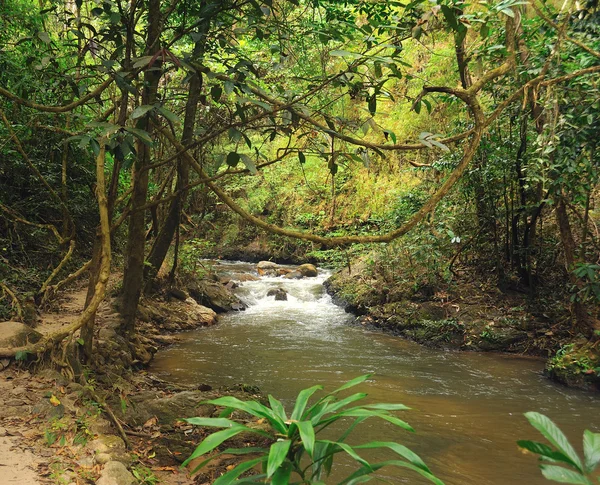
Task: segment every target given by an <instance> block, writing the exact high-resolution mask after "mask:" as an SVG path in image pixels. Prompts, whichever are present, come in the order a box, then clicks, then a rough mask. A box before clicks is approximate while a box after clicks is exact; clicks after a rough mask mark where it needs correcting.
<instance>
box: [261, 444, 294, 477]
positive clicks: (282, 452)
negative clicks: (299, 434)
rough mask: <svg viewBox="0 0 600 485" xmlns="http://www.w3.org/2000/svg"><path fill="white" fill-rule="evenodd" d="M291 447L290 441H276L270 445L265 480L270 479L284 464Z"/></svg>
mask: <svg viewBox="0 0 600 485" xmlns="http://www.w3.org/2000/svg"><path fill="white" fill-rule="evenodd" d="M291 445H292V442H291V440H284V441H277V442H275V443H273V444H272V445H271V448H270V449H269V460H268V461H267V478H270V477H271V476H272V475H273V474H274V473H275V472H276V471H277V469H278V468H279V467H280V466H281V464H282V463H283V462H284V460H285V458H286V456H287V454H288V451H290V446H291Z"/></svg>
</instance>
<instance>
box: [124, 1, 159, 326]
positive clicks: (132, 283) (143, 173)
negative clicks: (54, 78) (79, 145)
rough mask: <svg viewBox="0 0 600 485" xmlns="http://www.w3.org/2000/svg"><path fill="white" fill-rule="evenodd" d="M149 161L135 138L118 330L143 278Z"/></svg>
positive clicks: (151, 26)
mask: <svg viewBox="0 0 600 485" xmlns="http://www.w3.org/2000/svg"><path fill="white" fill-rule="evenodd" d="M160 26H161V14H160V0H149V2H148V37H147V40H146V55H147V56H154V55H155V54H157V53H158V52H159V50H160V38H159V37H160ZM159 65H160V60H158V59H156V62H155V63H154V66H153V67H154V69H148V70H146V71H145V72H144V84H145V86H144V91H143V94H142V105H144V106H147V105H153V104H154V103H155V102H156V94H157V91H158V83H159V80H160V77H161V72H162V71H161V70H159V69H156V67H158V66H159ZM137 127H138V128H139V129H142V130H144V131H146V132H147V133H148V134H149V135H150V137H152V132H153V123H152V120H151V119H150V116H149V114H147V115H145V116H144V117H142V118H141V119H140V122H139V123H138V126H137ZM150 161H151V152H150V147H149V146H148V145H146V144H145V143H143V142H142V141H138V142H137V157H136V160H135V163H134V166H133V176H132V184H133V192H132V194H131V215H130V216H129V233H128V235H127V246H126V249H125V257H126V261H125V272H124V274H123V292H122V295H121V317H122V322H121V328H120V330H121V333H124V334H128V333H132V332H133V330H134V328H135V313H136V311H137V306H138V302H139V299H140V295H141V293H142V286H143V282H144V281H143V279H144V257H145V244H144V243H145V235H146V217H145V214H146V212H145V210H143V209H142V207H143V206H144V205H145V204H146V199H147V195H148V176H149V174H148V169H147V167H148V165H150Z"/></svg>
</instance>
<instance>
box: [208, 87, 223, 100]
mask: <svg viewBox="0 0 600 485" xmlns="http://www.w3.org/2000/svg"><path fill="white" fill-rule="evenodd" d="M210 95H211V97H212V99H214V100H215V101H219V100H220V99H221V96H222V95H223V88H222V87H221V86H213V87H212V88H211V89H210Z"/></svg>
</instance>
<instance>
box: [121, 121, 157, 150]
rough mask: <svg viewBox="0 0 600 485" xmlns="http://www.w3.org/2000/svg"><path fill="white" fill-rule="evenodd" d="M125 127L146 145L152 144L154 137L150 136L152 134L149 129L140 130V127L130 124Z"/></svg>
mask: <svg viewBox="0 0 600 485" xmlns="http://www.w3.org/2000/svg"><path fill="white" fill-rule="evenodd" d="M123 128H124V129H125V130H127V131H128V132H129V133H131V134H132V135H134V136H135V137H136V138H138V139H140V140H142V142H144V143H145V144H146V145H148V146H152V138H150V134H149V133H148V132H147V131H144V130H140V129H139V128H131V127H129V126H124V127H123Z"/></svg>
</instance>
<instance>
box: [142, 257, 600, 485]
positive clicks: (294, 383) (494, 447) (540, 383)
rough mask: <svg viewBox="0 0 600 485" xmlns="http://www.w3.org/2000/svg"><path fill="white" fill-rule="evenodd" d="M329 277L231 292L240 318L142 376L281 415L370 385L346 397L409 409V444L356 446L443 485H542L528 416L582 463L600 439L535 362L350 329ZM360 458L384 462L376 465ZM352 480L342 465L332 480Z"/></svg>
mask: <svg viewBox="0 0 600 485" xmlns="http://www.w3.org/2000/svg"><path fill="white" fill-rule="evenodd" d="M215 270H216V271H217V272H218V273H219V274H220V275H229V276H233V278H234V279H235V275H236V274H239V273H251V274H254V275H256V271H255V265H252V264H248V263H233V262H218V263H215ZM328 276H329V274H328V273H327V272H326V271H322V270H321V272H320V275H319V276H318V277H316V278H305V279H302V280H288V279H283V278H276V277H262V278H261V279H260V280H258V281H245V282H240V283H239V284H240V286H239V288H237V289H236V290H235V291H236V293H237V294H238V296H239V297H240V298H241V299H242V300H243V301H244V302H245V303H247V304H248V309H247V310H246V311H243V312H233V313H229V314H225V315H223V316H222V317H221V320H220V323H219V324H218V325H216V326H214V327H207V328H201V329H198V330H194V331H190V332H187V333H185V334H183V337H184V338H183V340H182V341H181V342H179V343H177V344H175V345H173V346H171V347H169V348H167V349H165V350H162V351H160V352H159V353H158V354H157V355H156V356H155V359H154V362H153V364H152V366H151V369H150V371H151V372H153V373H154V374H156V375H158V376H161V377H163V378H168V379H169V380H171V381H175V382H182V383H188V384H189V383H206V384H210V385H212V386H214V387H219V386H223V385H233V384H237V383H244V384H249V385H256V386H258V387H259V388H260V389H261V390H262V391H263V392H264V393H268V394H273V395H274V396H276V397H278V398H280V399H281V400H282V401H283V402H284V404H285V405H286V410H287V411H288V412H289V411H291V407H292V403H293V400H294V398H295V396H296V395H297V393H298V392H299V391H300V390H302V389H304V388H306V387H310V386H312V385H314V384H322V385H324V386H325V389H326V390H330V391H331V390H334V389H335V388H337V387H338V386H340V385H341V384H343V383H344V382H346V381H348V380H350V379H352V378H354V377H357V376H359V375H361V374H366V373H374V375H373V377H372V378H371V379H370V380H369V381H367V382H365V383H364V384H362V385H360V386H358V387H357V388H355V389H356V391H354V392H358V391H360V392H367V393H368V394H369V399H370V400H372V401H374V402H389V403H402V404H405V405H407V406H409V407H410V408H412V409H411V410H410V411H404V412H402V413H399V416H400V417H401V418H402V419H404V420H406V421H407V422H409V423H410V424H411V425H412V426H413V427H414V428H415V430H416V433H414V434H412V433H408V432H406V431H404V430H402V429H399V428H397V427H395V426H392V425H390V424H389V423H386V422H383V421H379V420H375V419H370V420H367V421H366V422H364V423H362V424H361V425H360V426H359V427H358V428H357V429H356V430H355V432H354V434H353V436H354V442H356V443H359V442H367V441H372V440H377V441H396V442H399V443H402V444H404V445H406V446H408V447H409V448H411V449H412V450H413V451H415V452H417V453H418V454H419V455H420V456H421V457H422V458H423V459H424V460H425V462H426V463H427V464H428V466H429V467H430V468H431V469H432V471H433V473H434V474H435V475H437V476H438V477H439V478H440V479H442V480H443V481H444V482H445V483H446V485H509V484H531V485H537V484H539V485H543V484H545V485H547V484H548V483H550V482H547V481H546V480H544V479H543V477H542V475H541V473H540V470H539V468H538V464H537V460H536V458H535V457H534V456H533V455H531V454H525V453H524V452H523V451H521V450H520V449H519V448H518V447H517V445H516V441H517V440H519V439H532V440H535V441H544V439H543V438H542V437H541V435H539V433H538V432H537V431H536V430H535V429H533V428H532V427H531V426H530V425H529V424H528V422H527V420H526V419H525V417H524V416H523V413H524V412H526V411H538V412H541V413H543V414H546V415H547V416H549V417H550V418H551V419H552V420H554V421H555V422H556V423H557V424H558V425H559V426H560V427H561V429H562V430H563V431H564V432H565V433H566V434H567V436H568V438H569V439H570V440H571V443H573V445H574V446H575V448H576V449H577V450H578V451H579V452H581V448H582V445H581V441H582V434H583V430H584V429H590V430H592V431H596V432H598V431H600V399H598V398H597V396H595V395H593V394H589V393H584V392H580V391H575V390H571V389H566V388H563V387H561V386H558V385H556V384H553V383H552V382H550V381H549V380H548V379H546V378H545V377H544V376H543V375H542V370H543V367H544V363H543V361H542V360H539V359H532V358H524V357H518V356H514V355H503V354H481V353H468V352H452V351H444V350H439V349H430V348H426V347H423V346H420V345H417V344H415V343H412V342H409V341H406V340H403V339H400V338H398V337H394V336H392V335H387V334H385V333H381V332H377V331H372V330H368V329H365V328H362V327H360V326H357V325H353V324H352V325H351V324H350V322H352V321H353V317H352V316H351V315H349V314H347V313H345V312H344V310H343V309H342V308H340V307H337V306H336V305H334V304H333V303H332V301H331V297H330V296H329V295H327V294H326V293H325V291H324V288H323V286H322V283H323V281H325V279H326V278H327V277H328ZM272 288H283V289H285V290H286V291H287V292H288V301H275V299H274V297H273V296H270V297H267V291H268V290H269V289H272ZM331 432H332V433H334V435H335V434H337V433H338V432H339V430H332V431H331ZM331 437H333V436H329V437H328V438H331ZM364 456H365V457H366V458H368V459H373V460H375V461H382V460H384V459H390V458H393V455H388V454H385V453H384V454H380V455H371V456H369V455H368V454H364ZM355 468H356V466H355V463H353V462H352V461H351V460H344V461H343V462H341V463H340V464H339V465H338V466H337V468H336V469H335V471H334V473H335V477H336V478H343V477H345V476H347V475H349V474H350V472H351V471H352V470H353V469H355ZM379 476H380V477H381V478H382V479H384V480H388V483H393V484H401V483H411V484H422V483H429V482H427V481H425V480H424V479H421V478H420V477H419V476H417V475H416V474H414V473H413V472H410V471H408V470H402V469H393V468H385V469H383V470H382V472H381V474H380V475H379ZM328 483H329V482H328ZM331 483H333V481H332V482H331ZM374 483H384V482H383V480H374Z"/></svg>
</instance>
